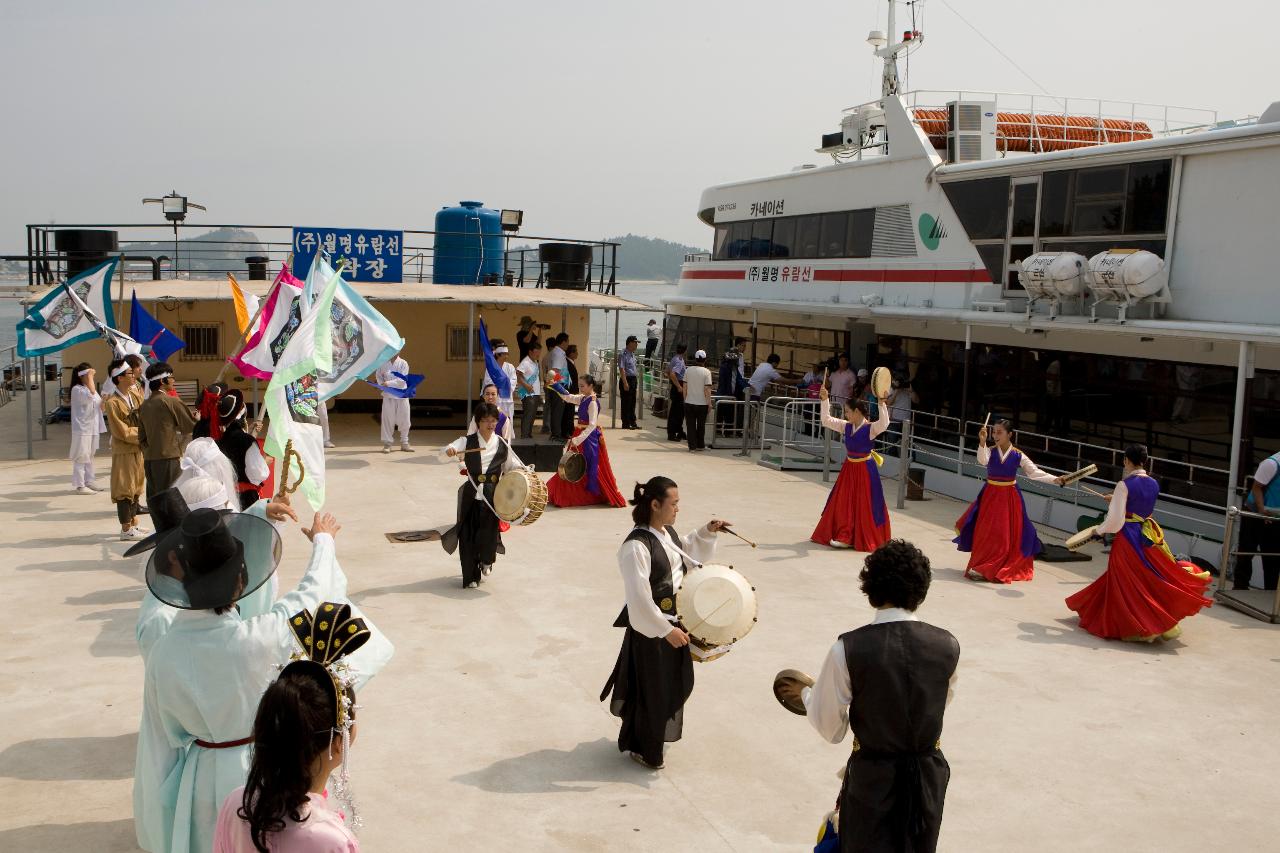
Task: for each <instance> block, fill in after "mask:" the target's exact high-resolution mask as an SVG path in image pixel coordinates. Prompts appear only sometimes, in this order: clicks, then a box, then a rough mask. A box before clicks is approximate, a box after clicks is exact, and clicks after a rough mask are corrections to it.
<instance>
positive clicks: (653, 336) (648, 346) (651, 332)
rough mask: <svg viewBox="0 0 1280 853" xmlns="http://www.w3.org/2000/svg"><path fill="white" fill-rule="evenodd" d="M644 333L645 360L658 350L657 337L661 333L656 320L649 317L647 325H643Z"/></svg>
mask: <svg viewBox="0 0 1280 853" xmlns="http://www.w3.org/2000/svg"><path fill="white" fill-rule="evenodd" d="M644 334H645V341H644V357H645V359H646V360H647V359H651V358H653V354H654V353H655V352H657V351H658V338H659V337H660V336H661V335H662V331H661V329H660V327H659V326H658V321H657V320H655V319H653V318H652V317H650V318H649V325H648V326H646V327H645V330H644Z"/></svg>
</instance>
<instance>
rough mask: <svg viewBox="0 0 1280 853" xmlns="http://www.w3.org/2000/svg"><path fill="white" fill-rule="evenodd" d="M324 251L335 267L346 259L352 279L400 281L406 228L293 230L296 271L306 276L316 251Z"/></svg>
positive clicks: (346, 274)
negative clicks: (400, 229)
mask: <svg viewBox="0 0 1280 853" xmlns="http://www.w3.org/2000/svg"><path fill="white" fill-rule="evenodd" d="M318 251H323V252H324V253H325V254H326V255H328V256H329V260H330V262H331V263H333V264H334V265H335V266H336V265H337V264H338V262H339V261H342V260H345V261H346V266H345V267H344V268H343V270H342V276H343V278H345V279H347V280H348V281H370V282H378V281H383V282H398V281H400V280H401V273H402V269H403V264H402V261H403V258H404V232H403V231H375V230H370V229H367V228H300V227H296V228H294V229H293V274H294V275H296V276H299V277H306V275H307V271H308V270H310V269H311V261H312V259H314V258H315V256H316V252H318Z"/></svg>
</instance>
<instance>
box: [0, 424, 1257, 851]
mask: <svg viewBox="0 0 1280 853" xmlns="http://www.w3.org/2000/svg"><path fill="white" fill-rule="evenodd" d="M21 414H22V404H21V401H17V402H15V403H14V404H11V405H8V406H5V407H3V408H0V519H2V521H3V523H0V551H2V552H3V554H4V560H3V563H4V573H5V583H4V590H5V601H4V604H5V607H6V610H7V611H8V612H9V614H10V615H9V616H8V617H6V620H7V621H6V623H5V629H4V634H3V637H4V647H3V651H0V660H2V661H3V669H0V695H3V696H4V697H5V702H4V703H3V705H2V706H0V707H2V708H3V711H0V722H2V723H3V724H2V725H0V793H2V794H3V799H4V802H5V804H6V808H5V809H4V810H3V813H0V849H5V850H22V851H44V850H49V851H52V850H95V851H116V850H132V849H135V848H134V842H133V823H132V812H131V799H130V796H131V795H130V791H131V786H132V774H133V762H134V751H135V746H136V732H137V725H138V718H139V714H140V708H141V698H142V675H143V673H142V665H141V661H140V659H139V657H138V653H137V648H136V645H135V642H134V621H135V615H136V608H137V602H138V600H139V598H140V596H141V594H142V591H143V586H142V580H141V578H142V572H141V563H140V562H138V561H137V560H136V559H135V560H126V559H123V558H122V557H121V556H120V554H121V553H122V552H123V550H124V548H125V543H121V542H118V541H117V540H116V537H115V535H114V530H115V529H116V523H115V515H114V512H113V509H112V507H111V506H110V504H109V501H108V499H107V497H106V495H100V496H97V497H84V496H77V495H74V494H71V493H70V491H69V488H68V474H69V467H70V466H69V464H68V462H67V461H66V459H65V455H66V454H65V449H66V446H67V438H68V428H67V426H66V425H54V426H51V427H50V428H49V440H48V441H44V442H41V441H37V442H36V448H37V457H38V458H37V459H35V460H34V461H27V460H26V459H25V455H26V454H25V441H24V435H23V431H22V427H21V423H22V421H21ZM647 424H648V425H649V426H652V425H653V422H652V421H651V420H650V421H648V422H647ZM332 426H333V435H334V440H335V441H336V443H337V445H338V447H337V448H336V449H335V450H332V451H330V455H329V473H330V477H331V480H332V483H331V485H330V489H329V494H330V496H331V500H330V505H329V507H328V509H330V510H331V511H332V512H334V513H335V514H336V515H337V517H338V518H339V519H340V520H341V522H342V524H343V529H342V531H341V532H340V534H339V536H338V550H339V554H340V557H341V560H342V564H343V566H344V568H345V570H346V573H347V575H348V577H349V580H350V590H351V595H352V598H353V599H354V600H356V601H357V602H358V603H359V604H360V606H361V607H362V608H364V610H365V611H366V613H367V614H368V615H369V616H370V617H371V618H372V619H373V620H374V621H375V622H376V623H377V624H378V626H379V627H380V628H381V629H382V630H383V631H384V632H385V633H386V634H387V635H388V636H389V637H390V638H391V639H392V641H393V642H394V643H395V644H396V655H395V658H394V659H393V660H392V662H391V663H390V665H389V666H388V667H387V668H386V669H385V670H384V671H383V672H382V673H381V674H380V675H379V676H378V677H377V678H375V679H374V680H373V681H372V682H371V684H370V685H369V686H368V687H367V688H366V689H365V690H364V691H363V692H362V694H361V696H360V704H361V706H362V708H361V712H360V723H359V740H358V742H357V744H356V746H355V747H354V750H353V757H352V773H353V777H354V790H355V792H356V795H357V797H358V801H359V803H360V805H361V807H362V811H363V814H364V818H365V821H366V826H365V829H364V830H363V832H362V836H361V838H362V843H363V844H364V846H365V847H366V848H367V849H369V850H378V851H401V850H403V851H421V850H459V851H463V850H492V849H498V848H513V849H520V850H584V851H585V850H603V849H609V850H655V849H669V848H671V847H672V846H679V847H681V848H684V849H691V850H700V851H728V850H735V851H761V850H773V849H779V850H781V849H786V850H801V849H806V848H807V847H809V846H811V845H812V842H813V837H814V834H815V832H816V830H817V828H818V826H819V822H820V820H821V818H822V816H823V814H824V813H825V812H826V811H827V810H829V809H830V808H831V807H832V804H833V802H834V799H835V797H836V793H837V788H838V785H839V783H838V781H837V779H836V775H835V774H836V770H837V769H838V768H839V767H840V766H841V765H842V764H843V762H844V759H845V757H846V755H847V749H848V745H847V743H846V744H845V745H841V746H831V745H828V744H826V743H824V742H822V740H821V739H820V738H818V737H817V736H816V735H815V734H814V732H813V731H812V730H811V729H810V728H809V726H808V725H807V724H806V723H805V721H804V720H801V719H798V718H796V717H793V716H792V715H790V714H788V713H787V712H785V711H784V710H783V709H782V708H781V707H780V706H779V705H778V704H777V703H776V702H775V701H774V699H773V696H772V693H771V691H770V684H771V681H772V677H773V675H774V673H775V672H777V671H778V670H779V669H782V668H785V667H798V668H800V669H804V670H807V671H809V672H812V673H815V674H816V671H817V668H818V667H819V665H820V663H821V661H822V660H823V657H824V655H825V653H826V650H827V649H828V647H829V646H830V644H831V642H832V641H833V640H834V638H835V637H836V636H837V635H838V634H839V633H841V632H843V631H846V630H848V629H850V628H852V627H856V626H858V625H861V624H863V623H865V622H867V621H869V619H870V618H871V610H870V608H869V607H868V605H867V604H866V602H865V600H864V599H863V597H862V596H861V595H860V593H859V592H858V588H857V570H858V567H859V565H860V559H859V557H858V556H857V555H855V554H853V553H850V552H840V551H832V550H830V549H827V548H823V547H819V546H817V545H813V544H811V543H810V542H809V541H808V536H809V533H810V531H811V529H812V526H813V524H814V523H815V521H816V518H817V515H818V513H819V511H820V510H821V507H822V503H823V500H824V498H825V496H826V492H827V488H828V487H827V486H826V485H825V484H823V483H822V482H821V479H820V476H819V475H817V474H808V473H796V472H778V471H773V470H768V469H765V468H762V467H760V466H758V465H756V464H754V463H753V462H751V461H748V460H743V459H739V458H734V457H733V455H732V452H731V451H708V452H707V453H705V454H697V455H695V454H689V453H687V452H685V451H684V449H683V447H681V446H678V445H674V444H669V443H667V442H665V441H664V440H662V439H663V438H664V436H662V435H661V434H660V432H654V431H652V430H643V431H640V432H633V433H625V432H620V431H610V432H609V433H608V441H609V442H610V445H611V447H610V452H611V455H612V457H613V462H614V467H615V470H616V472H617V474H618V479H619V481H620V482H621V483H622V484H624V485H625V484H627V483H630V482H631V481H632V480H634V479H637V478H642V477H647V476H650V475H652V474H655V473H666V474H670V475H674V477H675V478H676V479H677V480H678V481H679V482H680V484H681V492H682V511H681V516H680V519H679V521H678V522H677V526H678V527H679V528H680V529H682V530H687V529H689V528H691V527H692V526H693V525H695V524H697V523H701V522H703V521H705V520H706V519H707V518H709V517H710V516H712V515H718V516H720V517H724V518H727V519H729V520H731V521H733V522H734V523H735V524H736V526H737V528H738V529H739V530H741V531H742V533H743V534H744V535H747V536H749V537H751V538H754V539H756V540H757V541H759V543H760V547H759V549H758V550H752V549H751V548H749V547H747V546H746V545H745V544H744V543H742V542H740V541H738V540H736V539H733V538H731V537H721V544H720V552H719V554H720V560H721V561H722V562H725V563H730V564H733V565H734V566H735V567H737V568H738V569H739V570H740V571H742V572H743V573H744V574H745V575H746V576H747V577H748V578H750V580H751V581H752V582H753V583H754V584H755V586H756V587H757V590H758V594H759V599H760V621H759V624H758V626H757V627H756V629H755V631H754V632H753V633H752V634H751V635H750V636H749V637H748V638H746V639H745V640H744V641H743V642H742V643H741V645H740V646H739V647H738V648H736V649H735V650H734V651H733V652H732V653H731V654H730V655H728V656H727V657H726V658H723V659H721V660H718V661H715V662H713V663H709V664H705V665H701V666H699V667H698V669H697V687H696V689H695V690H694V693H693V697H692V699H691V701H690V703H689V706H688V708H687V711H686V725H685V739H684V740H683V741H682V742H680V743H677V744H674V745H673V746H672V747H671V748H670V750H669V752H668V758H667V766H666V769H665V770H664V771H662V772H661V773H651V772H647V771H645V770H642V769H641V768H639V767H638V766H636V765H635V764H633V763H632V762H630V761H628V760H627V759H626V758H625V757H624V756H622V755H621V754H619V753H618V751H617V748H616V744H615V738H616V735H617V721H616V720H615V719H614V718H613V717H611V716H609V714H608V712H607V710H606V709H605V706H604V705H602V704H601V703H600V702H599V701H597V697H598V695H599V691H600V688H601V686H602V685H603V683H604V680H605V678H606V676H607V675H608V674H609V671H610V669H611V667H612V665H613V661H614V657H615V655H616V653H617V648H618V643H619V640H620V638H621V635H620V633H619V631H618V630H616V629H614V628H612V627H610V625H611V623H612V622H613V619H614V617H615V616H616V615H617V612H618V608H619V606H620V603H621V598H622V595H621V589H620V583H619V580H618V576H617V570H616V568H615V563H614V558H613V554H614V551H615V549H616V547H617V546H618V544H619V542H620V541H621V539H622V537H623V535H624V534H625V533H626V532H627V530H628V528H629V527H630V524H629V519H628V517H627V514H626V512H625V511H623V510H618V509H605V508H589V509H572V510H554V509H553V510H550V511H548V512H547V514H546V515H545V516H544V517H543V518H542V519H541V520H540V521H538V522H537V524H535V525H533V526H531V527H529V528H525V529H518V530H513V531H512V532H510V533H509V534H507V536H506V543H507V555H506V557H505V558H503V559H501V560H500V562H499V563H498V566H497V569H496V571H495V573H494V575H493V576H492V578H491V581H490V582H489V583H487V584H486V585H484V586H483V587H482V588H481V589H480V590H479V591H468V590H463V589H461V585H460V581H459V574H458V568H457V561H456V559H455V558H450V557H449V556H448V555H446V554H445V553H444V552H443V550H442V549H441V548H440V546H439V545H438V544H437V543H434V542H427V543H413V544H392V543H390V542H388V541H387V539H386V538H385V537H384V535H383V534H384V533H386V532H389V531H396V530H406V529H415V528H430V527H437V526H443V525H447V524H448V523H449V522H450V520H451V517H452V513H453V509H454V490H455V488H456V485H457V483H458V476H457V473H456V469H455V467H454V466H453V465H452V464H447V463H446V461H445V460H444V458H443V457H442V456H439V455H438V454H435V453H433V452H431V449H432V447H433V446H435V445H439V444H443V443H444V441H445V440H446V439H448V438H452V436H451V435H450V436H446V435H445V434H443V433H417V432H415V433H414V434H413V439H414V443H415V445H416V447H417V448H418V452H417V453H415V454H412V455H410V454H403V453H395V454H392V455H390V456H384V455H382V454H381V453H379V452H377V451H378V441H377V426H376V424H374V423H373V421H372V419H371V418H370V417H369V416H367V415H337V416H335V417H334V418H333V423H332ZM98 461H99V466H100V473H101V474H105V473H106V471H107V469H108V467H109V457H107V456H106V455H105V449H104V455H102V456H100V457H99V460H98ZM101 481H103V482H105V477H104V478H102V479H101ZM887 493H888V495H889V496H890V498H891V499H892V495H893V494H894V493H895V487H894V486H892V485H889V486H887ZM931 498H932V499H931V500H928V501H924V502H919V503H910V504H908V506H907V509H906V510H905V511H901V512H893V526H894V532H895V533H896V534H897V535H898V536H901V537H905V538H908V539H910V540H912V541H914V542H915V543H916V544H918V545H919V546H920V547H922V548H923V549H924V550H925V551H926V552H927V553H928V555H929V556H930V558H931V559H932V560H933V563H934V585H933V588H932V590H931V592H930V595H929V598H928V600H927V601H926V602H925V604H924V606H923V607H922V609H921V616H922V617H923V618H924V619H926V620H928V621H930V622H933V623H935V624H938V625H941V626H943V627H945V628H947V629H949V630H950V631H952V632H953V633H954V634H955V635H956V636H957V637H958V638H959V641H960V645H961V649H962V655H961V663H960V670H959V680H958V683H957V685H956V692H955V699H954V701H953V703H952V705H951V707H950V709H949V711H948V714H947V719H946V728H945V732H944V734H943V748H944V750H945V752H946V754H947V757H948V759H949V761H950V763H951V767H952V774H953V775H952V779H951V787H950V790H949V792H948V797H947V803H946V814H945V819H944V823H943V830H942V843H941V849H943V850H984V851H1018V852H1019V853H1021V852H1022V851H1026V850H1037V851H1057V850H1061V851H1068V850H1071V851H1074V850H1082V849H1083V850H1127V851H1148V850H1150V851H1156V850H1159V851H1162V853H1176V851H1199V850H1203V849H1237V850H1260V849H1267V848H1269V847H1271V846H1272V845H1273V844H1274V842H1275V838H1274V822H1273V821H1272V820H1271V819H1269V818H1267V817H1266V815H1268V814H1272V813H1273V802H1272V800H1273V797H1272V794H1271V783H1272V780H1273V778H1274V768H1275V764H1276V759H1277V751H1276V746H1275V743H1276V741H1275V738H1274V730H1275V720H1274V715H1275V708H1276V705H1277V702H1276V700H1277V688H1276V683H1277V679H1276V673H1277V665H1278V664H1280V634H1277V633H1276V629H1275V628H1274V627H1272V626H1269V625H1266V624H1264V623H1261V622H1257V621H1254V620H1252V619H1250V618H1248V617H1247V616H1244V615H1242V614H1240V613H1237V612H1234V611H1231V610H1228V609H1226V608H1224V607H1220V606H1215V607H1213V608H1210V609H1209V610H1208V611H1206V612H1204V613H1203V614H1202V615H1200V616H1198V617H1195V618H1193V619H1191V620H1189V621H1188V622H1187V623H1186V624H1185V626H1184V628H1185V632H1184V634H1183V637H1182V639H1181V640H1179V641H1174V642H1172V643H1168V644H1163V645H1156V646H1145V645H1131V644H1122V643H1116V642H1105V641H1102V640H1098V639H1096V638H1094V637H1092V636H1090V635H1088V634H1086V633H1084V632H1082V631H1080V630H1079V629H1078V628H1077V627H1076V624H1075V619H1074V617H1073V614H1071V613H1070V612H1069V611H1068V610H1067V609H1066V607H1065V606H1064V604H1063V598H1064V597H1065V596H1067V595H1068V594H1070V593H1072V592H1074V591H1076V590H1078V589H1080V588H1081V587H1082V586H1083V585H1084V584H1086V583H1088V582H1089V581H1090V580H1091V579H1092V578H1094V577H1096V576H1097V575H1098V574H1099V573H1100V572H1101V571H1102V570H1103V568H1104V565H1105V557H1104V556H1102V555H1100V554H1098V553H1097V550H1096V546H1091V547H1093V548H1094V552H1093V553H1094V560H1093V561H1092V562H1085V563H1073V564H1065V565H1050V564H1044V563H1039V564H1037V568H1036V578H1035V580H1034V581H1033V582H1031V583H1025V584H1018V585H1016V586H1011V587H997V586H989V585H979V584H974V583H970V582H968V581H965V580H964V579H963V578H962V576H961V571H962V569H963V565H964V564H963V560H962V559H961V556H960V555H958V554H957V552H956V551H955V550H954V548H953V546H952V545H951V544H950V539H951V536H952V535H953V534H952V533H951V529H950V527H951V524H952V522H953V521H954V520H955V518H956V517H957V516H958V515H959V514H960V512H961V510H962V507H961V505H960V504H958V503H957V502H955V501H952V500H950V499H946V498H942V497H938V496H931ZM1046 538H1047V539H1052V538H1054V537H1053V536H1052V535H1051V534H1046ZM307 551H308V548H307V543H306V541H305V539H304V538H303V537H302V535H301V533H299V532H297V531H296V530H289V531H286V534H285V558H284V562H283V564H282V566H281V574H282V577H281V584H282V586H283V587H285V588H288V586H290V585H291V584H293V583H294V582H296V581H297V579H298V577H299V575H300V571H301V568H302V566H303V564H304V562H305V558H306V555H307Z"/></svg>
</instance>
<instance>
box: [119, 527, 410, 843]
mask: <svg viewBox="0 0 1280 853" xmlns="http://www.w3.org/2000/svg"><path fill="white" fill-rule="evenodd" d="M339 529H340V528H339V525H338V522H337V520H336V519H334V517H333V516H332V515H329V514H327V513H324V514H322V513H317V514H316V516H315V521H314V522H313V524H312V527H311V529H310V530H304V531H303V532H304V533H307V535H308V536H309V537H310V538H311V540H312V551H311V562H310V565H309V566H308V567H307V570H306V572H305V574H304V575H303V578H302V581H301V582H300V583H299V584H298V586H297V588H296V589H294V590H293V591H291V592H289V593H288V594H286V595H284V596H283V597H282V598H281V599H280V600H279V601H277V602H276V603H275V604H274V605H273V606H272V607H271V609H270V610H268V611H267V612H266V613H265V614H263V615H261V616H257V617H254V618H249V619H245V618H243V617H242V616H241V615H240V613H239V612H238V610H237V609H236V602H237V601H239V600H241V599H243V598H244V597H245V596H247V595H249V594H250V593H252V592H253V591H254V590H256V589H258V588H259V587H261V586H262V585H263V584H265V583H266V582H267V580H268V579H269V578H270V576H271V575H272V574H273V573H274V572H275V570H276V567H277V566H278V564H279V561H280V550H281V546H280V537H279V535H278V534H277V533H276V531H275V529H274V528H273V527H272V526H271V524H269V523H268V522H266V521H264V520H262V519H260V518H256V517H254V516H252V515H249V514H244V513H232V514H226V515H224V514H220V513H219V512H217V511H216V510H213V509H197V510H194V511H192V512H191V513H190V514H189V515H187V516H186V517H185V518H183V519H182V522H181V524H180V525H179V527H178V528H177V529H176V530H172V531H170V532H169V533H168V534H166V535H165V536H164V537H162V538H161V539H160V540H159V542H158V544H157V546H156V549H155V551H154V552H153V553H152V555H151V558H150V560H149V561H148V563H147V572H146V578H147V587H148V589H150V591H151V592H152V594H154V595H155V596H156V597H157V598H158V599H160V600H161V601H163V602H164V603H166V604H169V605H171V606H173V607H176V608H178V609H179V610H180V611H181V612H179V613H178V614H177V618H176V619H175V620H174V623H173V625H172V626H171V627H170V628H169V630H168V631H167V632H166V633H164V635H163V636H161V637H160V638H159V639H158V640H156V642H155V645H154V646H153V647H152V648H151V651H150V654H149V656H148V657H147V659H146V666H145V673H146V674H145V682H146V686H145V690H144V695H143V711H142V723H141V727H140V731H139V735H138V738H139V744H138V754H139V758H140V760H139V766H138V767H137V768H136V771H135V774H134V822H135V827H136V830H137V835H138V844H139V846H140V847H142V849H144V850H148V851H153V853H157V851H166V853H193V852H194V851H205V850H211V849H212V848H213V834H214V824H215V822H216V818H217V814H218V809H219V808H220V807H221V805H222V803H223V801H224V800H225V799H226V798H227V795H228V794H230V793H231V791H233V790H234V789H235V788H236V787H237V786H238V785H241V784H243V782H244V779H245V774H246V773H247V771H248V769H249V763H250V754H249V752H250V744H251V743H252V740H253V738H252V735H253V722H254V716H255V710H256V709H257V706H258V701H259V699H260V698H261V697H262V693H263V691H264V689H265V688H266V686H267V685H268V684H270V683H271V680H272V678H273V677H274V676H275V674H276V668H277V667H278V666H279V665H281V664H284V663H286V662H287V661H288V659H289V655H290V653H291V652H292V650H293V649H295V648H296V647H297V644H296V640H295V639H294V633H293V631H292V629H291V628H290V622H291V620H292V619H293V618H295V616H296V614H298V612H299V611H301V610H314V609H315V608H316V607H317V606H319V605H320V604H321V602H324V601H333V600H341V601H345V590H346V585H347V579H346V576H345V575H344V574H343V572H342V569H341V568H340V567H339V566H338V561H337V555H336V552H335V547H334V539H333V537H334V534H336V533H337V532H338V530H339ZM174 581H176V583H174ZM373 633H374V634H375V638H374V640H371V641H370V642H369V643H366V644H365V646H364V647H363V648H361V649H359V650H358V651H357V652H356V654H355V655H353V656H352V658H351V659H350V660H349V665H350V667H351V670H352V673H353V675H354V676H355V677H356V679H357V681H358V682H359V683H363V682H364V681H366V680H368V678H369V677H370V676H372V675H373V674H375V673H376V672H378V671H379V670H380V669H381V668H382V667H383V666H384V665H385V664H386V662H387V661H388V660H389V659H390V657H391V654H392V651H393V649H392V647H391V644H390V642H388V641H387V639H386V638H385V637H383V636H382V635H381V634H379V633H377V632H376V631H374V632H373Z"/></svg>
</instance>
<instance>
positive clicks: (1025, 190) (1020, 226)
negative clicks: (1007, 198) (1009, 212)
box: [1009, 184, 1036, 237]
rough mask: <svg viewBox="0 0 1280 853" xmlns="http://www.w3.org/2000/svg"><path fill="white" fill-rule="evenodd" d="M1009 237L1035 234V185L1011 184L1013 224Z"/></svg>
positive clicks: (1032, 235)
mask: <svg viewBox="0 0 1280 853" xmlns="http://www.w3.org/2000/svg"><path fill="white" fill-rule="evenodd" d="M1009 235H1010V236H1011V237H1034V236H1036V185H1035V184H1014V185H1013V224H1012V225H1011V226H1010V229H1009Z"/></svg>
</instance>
